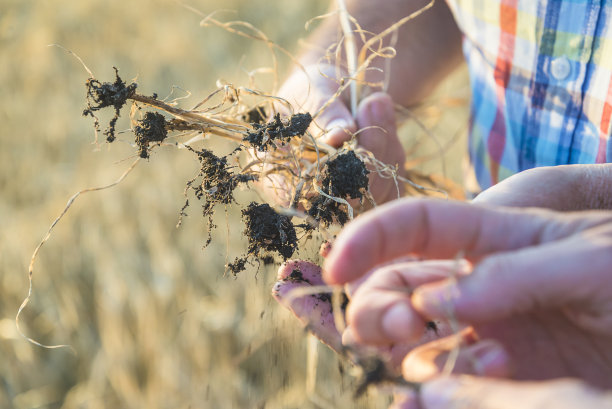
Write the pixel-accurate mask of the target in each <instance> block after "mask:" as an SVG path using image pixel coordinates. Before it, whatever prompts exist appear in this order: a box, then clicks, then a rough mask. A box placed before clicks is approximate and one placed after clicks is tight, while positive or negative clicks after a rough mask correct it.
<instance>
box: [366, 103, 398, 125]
mask: <svg viewBox="0 0 612 409" xmlns="http://www.w3.org/2000/svg"><path fill="white" fill-rule="evenodd" d="M370 109H371V112H372V118H371V119H372V121H373V122H374V121H375V122H378V123H382V124H387V123H389V122H394V121H395V115H394V112H393V106H392V105H391V104H389V103H388V102H387V100H386V99H382V100H377V101H375V102H373V103H372V106H371V108H370Z"/></svg>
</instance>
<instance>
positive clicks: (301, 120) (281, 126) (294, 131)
mask: <svg viewBox="0 0 612 409" xmlns="http://www.w3.org/2000/svg"><path fill="white" fill-rule="evenodd" d="M311 122H312V116H311V115H310V113H308V112H306V113H304V114H294V115H292V116H291V118H289V121H288V122H287V123H284V122H283V121H282V120H281V117H280V114H276V115H275V116H274V118H273V119H272V120H271V121H270V122H268V123H267V124H264V125H260V124H258V123H254V124H253V125H254V127H255V130H254V131H253V132H248V133H247V136H245V137H244V139H243V140H244V141H246V142H249V143H250V144H251V145H252V146H253V147H254V148H255V149H257V150H258V151H260V152H263V151H267V150H268V149H269V148H270V146H274V145H273V144H274V142H275V141H279V142H288V141H289V140H290V139H291V138H293V137H294V136H302V135H304V134H305V133H306V130H307V129H308V127H309V126H310V123H311Z"/></svg>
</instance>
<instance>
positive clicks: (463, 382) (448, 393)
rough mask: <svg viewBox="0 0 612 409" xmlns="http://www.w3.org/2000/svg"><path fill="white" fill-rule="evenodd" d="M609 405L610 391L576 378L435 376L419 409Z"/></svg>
mask: <svg viewBox="0 0 612 409" xmlns="http://www.w3.org/2000/svg"><path fill="white" fill-rule="evenodd" d="M476 407H477V408H480V409H515V408H521V409H540V408H547V407H548V408H550V407H554V408H556V409H576V408H595V409H604V408H605V409H608V408H612V393H610V392H606V393H604V392H602V391H599V390H596V389H593V388H591V387H589V386H588V385H586V384H584V383H582V382H579V381H577V380H570V379H561V380H554V381H545V382H516V381H507V380H498V379H491V378H478V377H472V376H459V377H448V378H438V379H436V380H433V381H431V382H428V383H426V384H424V385H423V387H422V389H421V392H420V409H442V408H444V409H465V408H476Z"/></svg>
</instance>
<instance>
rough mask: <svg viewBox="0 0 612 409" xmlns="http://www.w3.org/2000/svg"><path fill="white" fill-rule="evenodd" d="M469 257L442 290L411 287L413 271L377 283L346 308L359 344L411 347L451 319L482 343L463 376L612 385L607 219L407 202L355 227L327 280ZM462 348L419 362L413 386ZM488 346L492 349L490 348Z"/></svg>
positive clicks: (424, 349)
mask: <svg viewBox="0 0 612 409" xmlns="http://www.w3.org/2000/svg"><path fill="white" fill-rule="evenodd" d="M460 253H462V254H463V256H464V257H465V259H466V260H468V261H469V263H470V264H469V265H468V267H469V268H468V269H467V271H458V272H457V274H455V275H454V276H451V277H447V278H443V279H432V280H431V281H428V282H425V283H424V282H420V283H414V282H413V281H414V280H415V277H417V278H418V277H419V276H418V273H419V268H418V265H415V264H412V265H399V266H395V267H393V268H387V267H383V268H380V269H379V270H377V271H375V273H374V274H371V276H370V278H369V279H368V280H366V282H364V283H363V284H361V286H360V287H359V289H358V290H357V291H356V292H355V294H354V296H353V299H352V301H351V303H350V304H349V306H348V310H347V321H348V324H349V325H350V326H351V328H352V331H353V333H354V335H355V338H356V339H357V340H358V341H360V342H361V343H364V344H374V345H388V344H392V343H398V342H410V341H412V340H415V339H419V337H420V336H422V334H423V328H424V327H425V322H426V321H428V320H432V319H452V320H453V321H457V322H459V323H462V324H463V325H469V326H471V329H472V330H473V331H474V335H475V336H476V340H475V341H472V342H471V345H470V346H469V347H467V348H462V351H461V353H460V356H459V358H458V363H460V366H461V367H469V366H470V365H471V366H472V367H473V368H472V370H471V373H476V374H487V373H489V372H490V373H493V374H494V375H496V376H512V377H513V378H514V379H530V380H533V379H553V378H559V377H568V376H569V377H576V378H580V379H582V380H585V381H587V382H589V383H591V384H593V385H598V386H608V387H609V386H611V385H612V376H611V375H612V352H611V351H610V349H609V348H608V347H607V346H609V345H610V343H611V342H612V329H611V328H612V325H611V324H612V280H610V274H611V270H610V265H612V264H611V263H612V214H611V213H609V212H581V213H567V214H561V213H555V212H550V211H542V210H535V209H521V210H519V209H510V208H492V207H485V206H479V205H474V204H464V203H454V202H443V201H435V200H402V201H398V202H394V203H391V204H388V205H385V206H382V207H379V208H377V209H375V210H374V211H372V212H369V213H368V214H365V215H363V216H362V217H360V218H359V219H357V220H355V221H354V222H352V223H351V224H349V225H348V226H347V227H346V228H345V229H344V230H343V231H342V232H341V233H340V235H339V236H338V238H337V240H336V241H335V243H334V247H333V249H332V251H331V253H330V255H329V256H328V258H327V260H326V262H325V268H324V273H323V278H324V279H325V280H326V281H327V282H328V283H332V284H345V283H349V282H352V281H354V280H357V279H359V278H360V277H362V276H363V275H365V274H366V273H368V272H369V271H370V270H372V269H373V268H375V267H376V266H377V265H381V264H383V263H386V262H388V261H390V260H393V259H395V258H397V257H400V256H405V255H417V256H420V257H425V258H453V257H456V256H457V254H460ZM402 282H403V285H402V286H398V283H402ZM398 310H399V311H400V312H401V313H397V311H398ZM392 312H393V314H391V313H392ZM471 336H472V335H471ZM472 337H473V336H472ZM458 340H461V338H460V337H455V340H454V341H453V340H450V341H449V340H441V341H437V342H434V343H429V344H426V345H423V346H421V347H419V348H417V349H415V350H413V351H412V352H411V353H410V354H408V356H407V357H406V359H405V360H404V364H403V367H404V374H405V375H406V376H409V379H411V380H416V381H422V380H424V379H429V378H432V377H435V376H436V375H438V374H439V372H440V370H441V367H442V366H443V365H444V363H445V362H446V358H447V357H448V355H449V351H450V349H452V348H454V347H455V346H456V345H457V342H458ZM478 340H482V341H478ZM482 342H488V343H489V344H488V346H486V347H484V348H483V347H482V346H481V345H480V343H482ZM464 345H465V344H464ZM479 348H481V352H483V350H484V352H486V353H483V355H482V359H480V362H479V356H478V354H477V353H474V350H476V351H477V350H479ZM466 363H467V364H466ZM468 369H469V368H468ZM461 370H462V371H463V370H464V369H461ZM468 372H470V371H469V370H468Z"/></svg>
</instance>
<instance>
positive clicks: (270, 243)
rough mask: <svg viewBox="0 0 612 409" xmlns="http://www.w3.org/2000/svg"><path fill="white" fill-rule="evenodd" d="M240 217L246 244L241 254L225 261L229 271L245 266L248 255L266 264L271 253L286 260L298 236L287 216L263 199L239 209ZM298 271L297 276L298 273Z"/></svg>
mask: <svg viewBox="0 0 612 409" xmlns="http://www.w3.org/2000/svg"><path fill="white" fill-rule="evenodd" d="M242 220H244V223H245V225H246V228H245V229H244V234H245V235H246V236H247V239H248V241H249V246H248V248H247V252H246V254H245V255H244V256H243V257H238V258H236V260H234V262H233V263H229V264H228V265H227V268H228V270H229V271H231V272H232V274H233V275H237V274H238V273H240V272H242V271H244V270H245V268H246V263H247V261H248V259H249V258H254V259H256V260H258V261H259V262H263V263H264V265H268V264H272V263H274V262H275V261H276V258H275V255H279V256H280V257H281V258H282V259H283V260H285V261H286V260H287V259H288V258H290V257H291V256H292V255H293V253H294V252H295V250H296V249H297V246H298V238H297V233H296V231H295V226H294V225H293V223H292V222H291V218H290V217H288V216H284V215H282V214H278V213H277V212H276V211H275V210H274V209H272V207H270V205H268V204H267V203H263V204H259V203H255V202H251V203H250V204H249V205H248V206H247V208H246V209H243V210H242ZM296 271H298V272H299V270H296ZM294 273H295V271H294ZM292 274H293V273H292ZM299 274H300V278H301V273H299Z"/></svg>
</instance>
